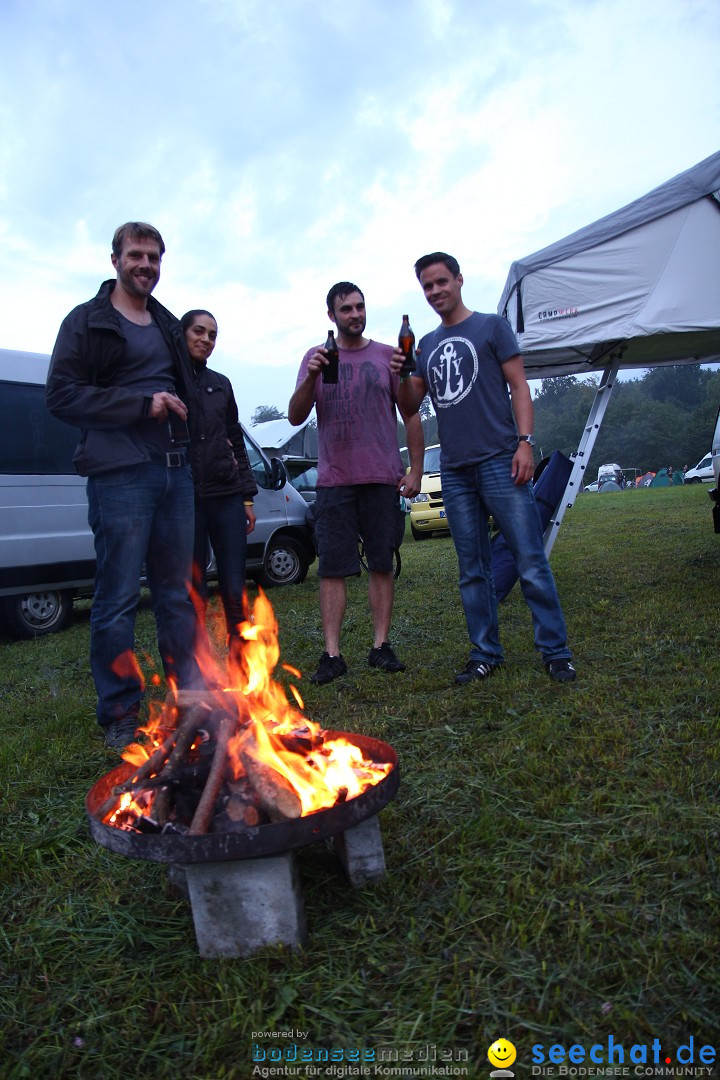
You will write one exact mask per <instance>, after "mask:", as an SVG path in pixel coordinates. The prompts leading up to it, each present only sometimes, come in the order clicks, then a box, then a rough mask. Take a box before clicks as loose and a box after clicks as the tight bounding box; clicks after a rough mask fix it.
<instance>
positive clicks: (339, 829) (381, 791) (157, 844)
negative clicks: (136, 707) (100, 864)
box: [85, 731, 400, 864]
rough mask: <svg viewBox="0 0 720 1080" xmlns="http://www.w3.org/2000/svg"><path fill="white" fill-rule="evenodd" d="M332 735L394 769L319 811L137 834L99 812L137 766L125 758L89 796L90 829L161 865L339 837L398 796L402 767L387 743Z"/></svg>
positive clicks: (117, 847) (118, 848)
mask: <svg viewBox="0 0 720 1080" xmlns="http://www.w3.org/2000/svg"><path fill="white" fill-rule="evenodd" d="M326 734H327V737H328V738H329V739H334V738H344V739H347V740H348V742H351V743H353V744H354V745H355V746H357V747H359V749H360V750H362V752H363V755H364V756H365V757H366V758H369V759H370V760H372V761H377V762H381V763H385V762H390V763H391V764H392V766H393V767H392V769H391V770H390V772H389V773H388V774H387V776H384V777H383V778H382V779H381V780H380V781H379V782H378V783H377V784H373V785H372V786H371V787H369V788H367V789H366V790H365V791H364V792H363V793H362V794H361V795H358V796H356V797H355V798H354V799H348V801H347V802H344V803H339V804H338V805H337V806H332V807H330V808H329V809H327V810H317V811H316V812H315V813H313V814H309V815H308V816H306V817H301V818H295V819H294V820H291V821H281V822H277V823H271V824H268V825H257V826H255V827H254V828H246V829H244V830H243V831H242V832H237V833H235V832H232V833H230V832H228V833H206V834H204V835H201V836H190V835H188V834H180V833H167V834H163V833H136V832H128V831H126V830H124V829H116V828H115V827H114V826H113V825H103V823H102V822H101V821H99V820H98V819H97V817H96V816H95V814H96V813H97V812H98V810H99V809H100V807H101V806H102V805H103V803H104V802H105V801H106V799H107V798H108V797H109V796H110V795H111V793H112V789H113V788H114V787H115V786H116V785H118V784H122V783H124V782H125V781H126V780H127V779H128V778H129V777H130V776H132V774H133V773H134V772H136V770H137V765H131V764H130V763H129V762H123V764H122V765H120V766H118V768H116V769H113V770H112V772H109V773H107V774H106V775H105V776H103V777H101V779H100V780H98V781H97V783H96V784H93V786H92V787H91V788H90V791H89V792H88V793H87V796H86V798H85V809H86V811H87V816H88V821H89V823H90V833H91V835H92V836H93V839H95V840H96V841H97V842H98V844H102V846H103V847H106V848H108V849H109V850H110V851H114V852H115V853H116V854H118V855H126V856H128V857H129V858H131V859H147V860H149V861H150V862H161V863H181V864H192V863H217V862H229V861H231V860H235V859H257V858H260V857H261V856H264V855H278V854H280V853H282V852H286V851H292V850H293V849H295V848H300V847H305V845H307V844H313V843H315V842H316V841H318V840H324V839H326V837H329V836H336V835H337V834H339V833H344V832H346V831H347V830H348V829H352V828H353V827H354V826H356V825H359V824H360V822H361V821H365V820H366V819H367V818H370V817H374V816H375V815H376V814H377V813H378V811H379V810H382V808H383V807H384V806H386V805H387V803H389V802H390V801H391V799H393V798H394V797H395V794H396V792H397V789H398V786H399V783H400V770H399V767H398V759H397V754H396V753H395V751H394V750H393V748H392V747H391V746H388V744H387V743H383V742H380V741H379V740H377V739H371V738H368V737H367V736H364V735H349V734H348V733H347V732H343V731H328V732H327V733H326Z"/></svg>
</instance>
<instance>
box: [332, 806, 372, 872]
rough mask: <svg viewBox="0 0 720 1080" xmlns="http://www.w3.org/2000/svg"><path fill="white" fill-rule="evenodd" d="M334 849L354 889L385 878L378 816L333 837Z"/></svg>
mask: <svg viewBox="0 0 720 1080" xmlns="http://www.w3.org/2000/svg"><path fill="white" fill-rule="evenodd" d="M333 848H334V850H335V853H336V854H337V856H338V858H339V859H340V862H341V863H342V866H343V870H344V871H345V874H346V875H347V879H348V881H349V882H350V884H351V885H352V886H353V888H355V889H358V888H360V886H361V885H365V884H367V883H368V882H369V881H380V880H381V878H384V877H385V852H384V851H383V843H382V836H381V835H380V822H379V820H378V817H377V815H375V817H371V818H366V819H365V821H361V822H360V824H359V825H354V826H353V827H352V829H346V830H345V832H344V833H339V834H338V835H337V836H334V837H333Z"/></svg>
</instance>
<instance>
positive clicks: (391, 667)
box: [368, 641, 405, 675]
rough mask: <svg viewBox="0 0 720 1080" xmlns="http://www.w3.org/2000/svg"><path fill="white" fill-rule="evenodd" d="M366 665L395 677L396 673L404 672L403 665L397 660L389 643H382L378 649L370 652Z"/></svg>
mask: <svg viewBox="0 0 720 1080" xmlns="http://www.w3.org/2000/svg"><path fill="white" fill-rule="evenodd" d="M368 664H369V665H370V667H376V668H380V670H381V671H385V672H387V674H388V675H395V674H397V672H398V671H404V670H405V665H404V664H403V663H402V662H401V661H400V660H398V658H397V656H396V655H395V653H394V652H393V649H392V645H391V644H390V642H389V641H383V643H382V645H381V646H380V648H379V649H371V650H370V652H369V653H368Z"/></svg>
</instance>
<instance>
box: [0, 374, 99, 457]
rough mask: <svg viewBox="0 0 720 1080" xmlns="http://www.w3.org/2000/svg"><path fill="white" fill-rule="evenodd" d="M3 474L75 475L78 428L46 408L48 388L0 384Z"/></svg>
mask: <svg viewBox="0 0 720 1080" xmlns="http://www.w3.org/2000/svg"><path fill="white" fill-rule="evenodd" d="M0 387H1V392H0V473H9V474H14V475H25V474H28V475H37V474H45V475H50V474H59V475H67V474H71V475H75V467H74V465H73V463H72V458H73V454H74V453H75V448H76V446H77V444H78V442H79V440H80V432H79V431H78V430H77V428H74V427H71V426H70V425H69V424H65V423H63V421H62V420H56V418H55V417H54V416H52V415H51V414H50V413H49V412H48V410H47V409H46V407H45V387H44V386H37V385H36V386H29V385H26V384H25V383H9V382H3V383H0Z"/></svg>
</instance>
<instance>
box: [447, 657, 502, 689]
mask: <svg viewBox="0 0 720 1080" xmlns="http://www.w3.org/2000/svg"><path fill="white" fill-rule="evenodd" d="M499 667H500V664H490V663H488V661H487V660H468V662H467V664H466V665H465V669H464V671H459V672H458V673H457V675H456V676H455V682H456V683H459V684H460V685H462V684H463V683H469V682H474V681H475V680H476V679H480V680H482V679H487V678H488V676H489V675H492V673H493V671H497V669H498V668H499Z"/></svg>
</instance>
